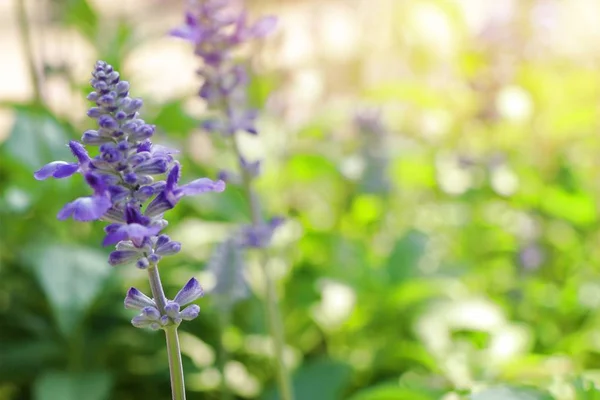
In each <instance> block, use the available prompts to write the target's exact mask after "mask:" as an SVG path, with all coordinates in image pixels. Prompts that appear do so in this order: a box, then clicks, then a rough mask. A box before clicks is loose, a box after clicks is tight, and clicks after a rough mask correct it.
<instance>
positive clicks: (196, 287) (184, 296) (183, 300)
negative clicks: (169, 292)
mask: <svg viewBox="0 0 600 400" xmlns="http://www.w3.org/2000/svg"><path fill="white" fill-rule="evenodd" d="M202 296H204V291H203V290H202V288H201V287H200V284H199V283H198V281H197V280H196V279H195V278H192V279H190V280H189V281H188V283H186V284H185V286H184V287H183V288H182V289H181V290H180V291H179V293H177V295H176V296H175V298H174V299H173V301H174V302H176V303H178V304H179V305H180V306H184V305H186V304H188V303H191V302H192V301H194V300H196V299H197V298H199V297H202Z"/></svg>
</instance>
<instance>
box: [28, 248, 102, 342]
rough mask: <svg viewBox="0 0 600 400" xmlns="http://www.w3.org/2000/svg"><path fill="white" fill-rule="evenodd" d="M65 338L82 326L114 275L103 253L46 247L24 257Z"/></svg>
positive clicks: (84, 249) (82, 249) (36, 249)
mask: <svg viewBox="0 0 600 400" xmlns="http://www.w3.org/2000/svg"><path fill="white" fill-rule="evenodd" d="M25 258H26V259H27V260H28V261H29V263H30V265H31V267H32V269H33V273H34V276H35V277H36V279H37V281H38V283H39V285H40V286H41V287H42V289H43V291H44V293H45V295H46V297H47V298H48V301H49V302H50V305H51V307H52V310H53V312H54V316H55V318H56V321H57V323H58V327H59V329H60V331H61V333H63V335H65V336H70V334H71V333H72V332H73V331H74V330H75V328H76V327H77V326H78V325H79V323H80V322H81V320H82V319H83V317H84V316H85V313H86V311H87V310H88V308H89V307H90V306H91V305H92V302H93V301H94V299H95V298H96V296H97V295H98V294H99V293H100V291H101V290H102V288H103V287H104V284H105V282H106V279H107V277H108V276H109V274H110V273H111V268H110V267H109V265H108V263H107V261H106V256H105V255H104V254H103V253H100V252H97V251H93V250H89V249H86V248H82V247H75V246H46V247H42V248H41V249H38V248H34V249H32V250H30V251H28V252H27V253H26V254H25Z"/></svg>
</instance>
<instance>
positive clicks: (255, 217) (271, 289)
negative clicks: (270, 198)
mask: <svg viewBox="0 0 600 400" xmlns="http://www.w3.org/2000/svg"><path fill="white" fill-rule="evenodd" d="M232 143H233V150H234V152H235V154H236V156H237V158H238V160H240V163H239V168H240V171H241V175H242V186H243V188H244V192H245V195H246V200H247V202H248V207H249V209H250V217H251V220H252V225H253V226H254V227H255V228H258V227H260V226H262V225H263V224H264V221H263V216H262V210H261V205H260V200H259V198H258V196H257V195H256V193H255V192H254V189H253V187H252V177H251V176H250V174H249V173H248V172H247V171H246V169H245V168H244V166H243V165H242V162H241V160H242V159H243V158H242V155H241V152H240V149H239V146H238V144H237V140H236V137H235V136H234V137H233V138H232ZM260 253H261V254H260V260H259V264H260V267H261V271H262V273H263V277H264V283H265V291H266V300H265V303H266V307H267V321H268V323H269V330H270V332H271V336H272V338H273V350H274V355H275V362H276V363H277V368H276V373H277V383H278V386H279V391H280V393H281V398H282V399H283V400H293V398H294V396H293V391H292V386H291V382H290V377H289V374H288V372H287V367H286V365H285V333H284V329H283V321H282V318H281V311H280V310H279V306H278V304H279V301H278V296H277V288H276V285H275V282H274V280H273V278H272V277H271V274H270V272H269V268H268V254H267V249H266V248H261V249H260Z"/></svg>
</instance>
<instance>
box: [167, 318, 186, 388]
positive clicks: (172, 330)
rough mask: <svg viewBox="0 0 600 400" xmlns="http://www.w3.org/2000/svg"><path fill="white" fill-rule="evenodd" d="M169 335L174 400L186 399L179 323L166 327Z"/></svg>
mask: <svg viewBox="0 0 600 400" xmlns="http://www.w3.org/2000/svg"><path fill="white" fill-rule="evenodd" d="M165 334H166V337H167V353H168V355H169V371H170V372H171V393H172V396H173V400H185V382H184V380H183V364H182V362H181V350H180V349H179V336H178V335H177V325H169V326H167V327H166V328H165Z"/></svg>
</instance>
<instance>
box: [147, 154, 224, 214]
mask: <svg viewBox="0 0 600 400" xmlns="http://www.w3.org/2000/svg"><path fill="white" fill-rule="evenodd" d="M180 176H181V169H180V166H179V163H177V162H175V163H174V165H173V167H172V168H171V171H169V175H168V176H167V183H166V185H165V187H164V189H163V190H162V192H161V193H160V194H159V195H158V196H156V197H155V198H154V200H152V202H151V203H150V204H148V207H147V208H146V211H145V212H144V214H145V215H146V216H149V217H153V216H157V215H161V214H162V213H164V212H165V211H167V210H170V209H172V208H173V207H175V204H177V203H178V202H179V200H181V198H182V197H184V196H194V195H198V194H202V193H206V192H222V191H223V190H225V182H223V181H221V180H219V181H216V182H215V181H212V180H210V179H208V178H200V179H196V180H194V181H192V182H190V183H188V184H185V185H183V186H178V185H177V183H178V182H179V178H180Z"/></svg>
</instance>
